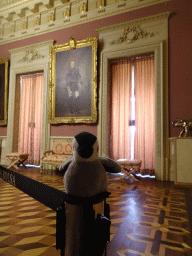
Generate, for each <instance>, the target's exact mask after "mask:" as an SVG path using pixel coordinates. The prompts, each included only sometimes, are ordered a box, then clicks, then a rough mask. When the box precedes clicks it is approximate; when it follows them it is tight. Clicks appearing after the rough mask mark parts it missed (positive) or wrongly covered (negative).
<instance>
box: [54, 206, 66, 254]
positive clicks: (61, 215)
mask: <svg viewBox="0 0 192 256" xmlns="http://www.w3.org/2000/svg"><path fill="white" fill-rule="evenodd" d="M56 212H57V216H56V249H57V250H59V249H60V250H61V256H64V255H65V230H66V212H65V202H64V201H63V202H62V204H61V206H60V207H58V208H57V211H56Z"/></svg>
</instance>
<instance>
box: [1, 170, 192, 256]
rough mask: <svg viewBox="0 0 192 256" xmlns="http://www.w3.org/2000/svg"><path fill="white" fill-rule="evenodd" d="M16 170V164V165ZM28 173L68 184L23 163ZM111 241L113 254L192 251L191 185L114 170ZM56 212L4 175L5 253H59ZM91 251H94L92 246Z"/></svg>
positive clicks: (22, 255) (180, 254)
mask: <svg viewBox="0 0 192 256" xmlns="http://www.w3.org/2000/svg"><path fill="white" fill-rule="evenodd" d="M14 171H16V170H14ZM18 172H19V173H22V174H23V175H26V176H28V177H30V178H33V179H35V180H38V181H39V182H42V183H45V184H47V185H49V186H53V187H54V188H56V189H59V190H62V191H65V190H64V187H63V177H62V176H61V175H59V174H58V173H57V172H55V171H54V172H50V171H44V172H43V173H40V172H39V169H36V168H26V169H25V168H20V170H19V171H18ZM108 182H109V191H110V192H111V195H110V197H109V198H108V199H107V201H108V202H109V203H110V216H111V235H110V237H111V241H110V242H109V243H108V245H107V256H136V255H137V256H138V255H140V256H151V255H158V256H164V255H166V256H172V255H174V256H186V255H188V256H190V255H192V242H191V221H192V220H191V210H190V209H191V207H190V206H191V205H190V204H191V190H190V189H182V188H177V187H175V186H174V184H172V183H168V182H159V181H155V180H152V179H141V180H140V181H139V182H133V181H132V180H131V179H130V178H127V179H125V180H120V179H119V176H118V175H113V174H109V175H108ZM55 226H56V212H55V211H54V210H52V209H50V208H48V207H46V206H45V205H43V204H42V203H40V202H38V201H36V200H35V199H34V198H32V197H30V196H28V195H27V194H25V193H23V192H22V191H21V190H19V189H17V188H16V187H14V186H12V185H11V184H9V183H7V182H5V181H4V180H3V179H0V255H1V256H25V255H26V256H49V255H50V256H57V255H60V252H59V251H57V250H56V248H55V236H56V228H55ZM90 256H91V251H90Z"/></svg>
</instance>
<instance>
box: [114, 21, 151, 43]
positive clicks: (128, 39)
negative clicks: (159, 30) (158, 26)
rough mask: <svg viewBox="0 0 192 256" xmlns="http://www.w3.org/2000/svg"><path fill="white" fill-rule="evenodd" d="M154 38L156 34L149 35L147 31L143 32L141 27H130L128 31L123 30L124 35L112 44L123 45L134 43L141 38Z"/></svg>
mask: <svg viewBox="0 0 192 256" xmlns="http://www.w3.org/2000/svg"><path fill="white" fill-rule="evenodd" d="M148 36H150V37H152V36H154V33H148V32H147V31H146V30H143V29H142V28H141V27H140V26H139V25H138V26H132V27H128V28H127V29H123V35H122V36H121V37H120V38H118V39H117V40H113V41H112V42H111V44H112V45H113V44H121V43H133V42H135V41H136V40H138V39H139V38H146V37H148Z"/></svg>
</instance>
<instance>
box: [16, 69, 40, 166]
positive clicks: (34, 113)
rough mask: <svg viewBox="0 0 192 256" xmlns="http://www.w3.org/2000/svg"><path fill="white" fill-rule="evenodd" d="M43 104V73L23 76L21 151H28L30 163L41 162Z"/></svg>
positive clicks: (20, 125)
mask: <svg viewBox="0 0 192 256" xmlns="http://www.w3.org/2000/svg"><path fill="white" fill-rule="evenodd" d="M42 104H43V74H36V75H30V76H23V77H22V83H21V95H20V115H19V140H18V150H19V152H23V153H28V154H29V158H28V163H30V164H35V165H39V164H40V150H41V132H42Z"/></svg>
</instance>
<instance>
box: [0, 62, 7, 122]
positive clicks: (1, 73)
mask: <svg viewBox="0 0 192 256" xmlns="http://www.w3.org/2000/svg"><path fill="white" fill-rule="evenodd" d="M8 66H9V64H8V58H7V57H4V58H1V59H0V99H1V101H0V125H6V124H7V106H8Z"/></svg>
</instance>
